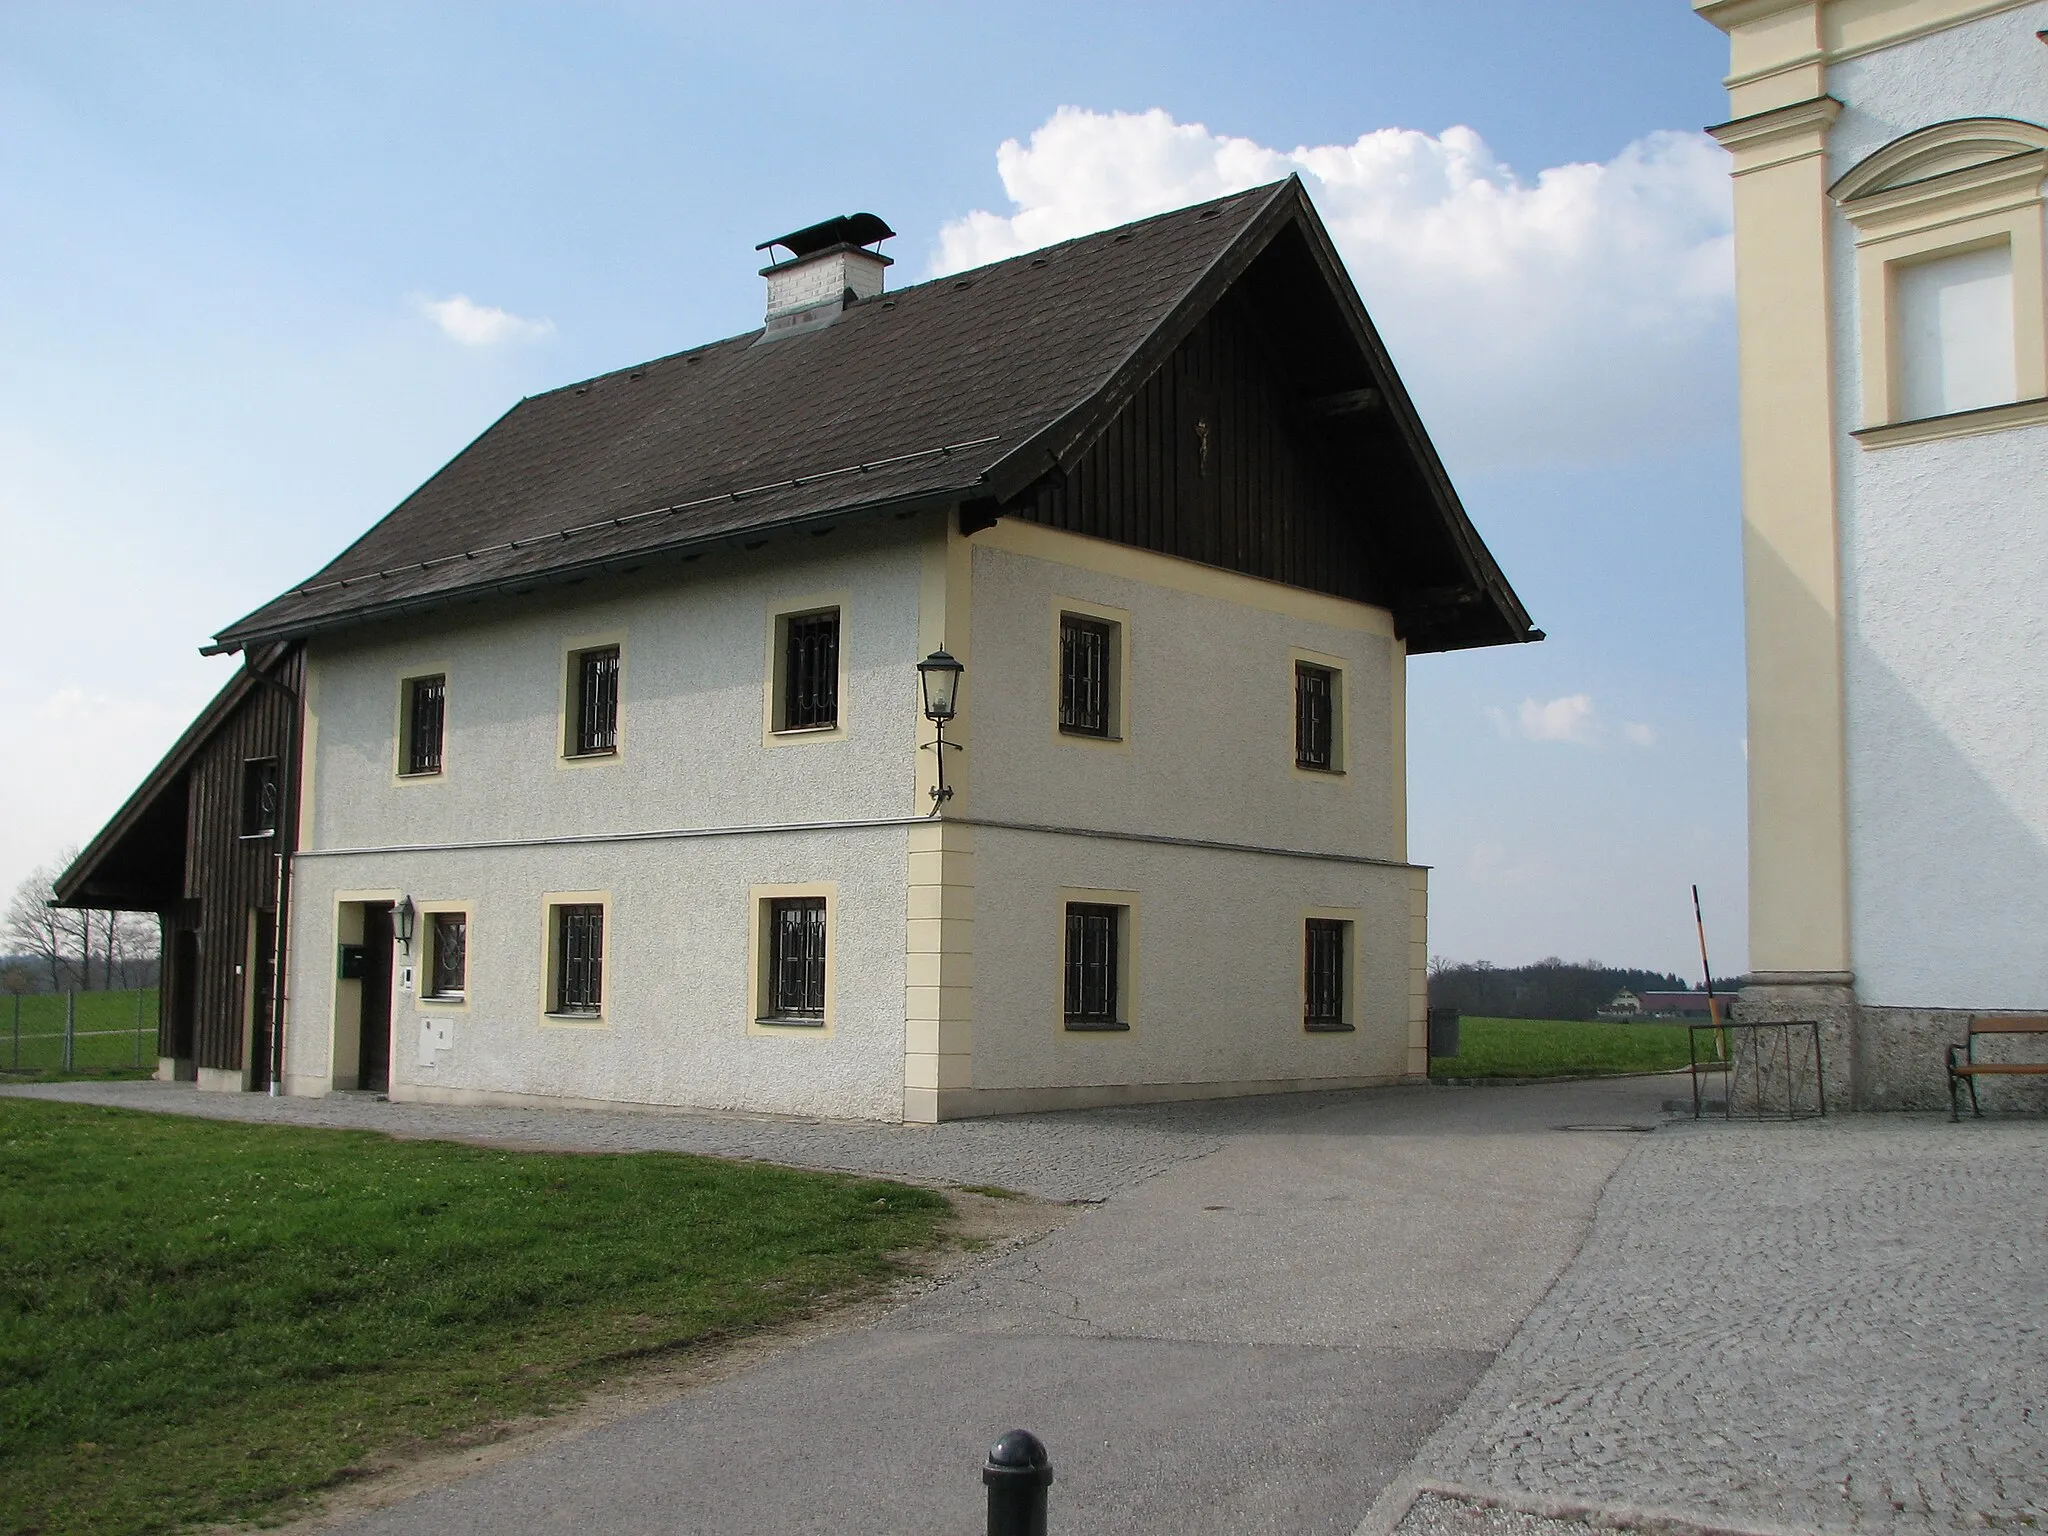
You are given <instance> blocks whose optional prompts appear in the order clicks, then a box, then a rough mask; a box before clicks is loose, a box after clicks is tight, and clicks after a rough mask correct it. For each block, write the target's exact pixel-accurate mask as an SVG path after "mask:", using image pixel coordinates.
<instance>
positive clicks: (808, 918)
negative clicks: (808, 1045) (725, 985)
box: [761, 896, 832, 1029]
mask: <svg viewBox="0 0 2048 1536" xmlns="http://www.w3.org/2000/svg"><path fill="white" fill-rule="evenodd" d="M762 908H763V910H762V923H763V926H764V929H765V932H764V935H763V938H764V944H763V949H764V955H763V960H764V964H765V971H764V974H763V976H762V990H761V1003H762V1009H761V1022H762V1023H764V1024H787V1025H795V1026H798V1027H799V1028H809V1029H820V1028H823V1027H824V1024H825V1008H826V998H827V969H828V965H829V961H828V956H829V954H830V946H831V923H832V904H831V902H830V900H829V899H827V898H826V897H824V896H770V897H767V898H765V899H764V900H763V902H762Z"/></svg>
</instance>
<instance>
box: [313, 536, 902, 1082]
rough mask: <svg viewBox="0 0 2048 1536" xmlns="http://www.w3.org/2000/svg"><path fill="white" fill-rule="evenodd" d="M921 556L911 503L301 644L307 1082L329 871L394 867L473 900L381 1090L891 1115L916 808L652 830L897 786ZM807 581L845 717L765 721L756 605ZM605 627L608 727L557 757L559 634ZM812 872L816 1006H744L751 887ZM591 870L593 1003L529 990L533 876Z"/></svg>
mask: <svg viewBox="0 0 2048 1536" xmlns="http://www.w3.org/2000/svg"><path fill="white" fill-rule="evenodd" d="M921 559H922V554H921V546H920V545H919V543H918V542H917V530H916V529H915V528H913V527H910V526H906V525H896V524H892V525H889V526H888V527H886V528H883V529H878V530H873V531H867V532H859V533H843V534H838V535H834V536H833V537H832V538H830V539H822V540H818V541H816V542H815V543H814V544H812V545H810V546H809V547H807V548H805V549H803V551H802V552H801V554H799V555H798V556H797V557H795V558H792V557H791V555H790V554H789V553H788V551H787V549H786V548H785V549H784V550H782V551H778V552H777V553H776V555H775V556H774V558H772V559H749V558H746V557H743V556H733V557H727V558H724V559H707V560H706V561H705V562H704V563H703V565H702V566H701V568H698V567H693V568H691V571H690V574H689V575H687V576H684V577H681V578H669V579H666V580H663V581H661V582H658V583H655V582H649V583H646V584H642V585H639V586H637V587H636V586H633V585H631V584H625V585H615V586H611V587H608V588H607V589H604V590H601V591H599V592H597V593H594V594H592V595H590V596H586V597H582V598H580V600H579V599H577V598H575V597H573V596H555V597H548V598H542V597H538V596H537V597H535V598H533V599H529V600H527V601H526V602H524V603H503V604H493V605H490V606H488V607H483V608H479V609H477V610H474V611H472V612H471V613H470V614H468V615H467V616H463V617H458V618H454V619H449V620H444V621H441V622H439V623H437V624H434V625H428V624H426V623H408V624H405V625H402V626H394V629H397V630H402V631H403V633H402V634H396V633H393V632H391V631H383V632H372V633H369V634H367V635H365V636H363V637H360V638H351V639H349V640H347V641H345V642H330V643H324V644H319V645H316V646H315V647H314V650H313V659H314V667H313V671H314V679H315V681H314V684H313V690H312V700H311V702H312V709H313V715H314V722H315V723H314V726H313V729H312V735H311V740H310V742H309V751H310V753H311V757H312V761H313V765H314V773H315V784H314V791H313V797H312V802H311V806H310V816H309V822H308V837H307V846H308V852H307V853H306V854H304V855H302V856H301V857H300V859H299V860H298V863H297V875H296V891H295V899H294V914H295V915H294V921H293V935H294V964H293V968H292V973H291V980H290V984H289V996H290V1016H291V1039H290V1043H289V1046H288V1057H287V1073H288V1075H289V1077H290V1079H291V1084H292V1087H293V1088H294V1090H295V1091H300V1092H317V1091H323V1090H324V1089H326V1088H327V1087H330V1086H332V1085H334V1084H335V1083H336V1082H337V1081H339V1082H340V1083H341V1084H342V1085H344V1086H345V1085H347V1083H348V1082H349V1080H350V1078H351V1075H352V1073H353V1071H354V1065H355V1064H354V1062H353V1060H345V1059H336V1058H335V1054H334V1052H333V1051H332V1049H331V1043H332V1039H333V1029H334V1013H335V1007H334V996H335V986H334V971H335V945H336V942H337V933H336V902H337V900H338V899H339V897H338V895H337V893H345V892H358V893H360V892H377V891H382V892H390V893H396V892H400V891H402V892H405V893H407V894H409V895H410V896H411V897H412V898H413V900H414V902H415V903H418V904H422V905H424V904H428V903H432V902H436V901H452V902H463V903H467V904H468V905H469V907H470V910H471V918H470V922H471V927H470V940H469V944H470V953H469V987H468V997H467V999H466V1002H465V1005H464V1006H463V1007H461V1008H459V1009H453V1010H451V1009H448V1008H446V1007H445V1006H443V1005H430V1004H425V1003H420V1002H418V1001H417V1000H416V999H413V998H405V997H401V998H399V999H398V1006H397V1008H396V1010H395V1018H396V1028H395V1030H394V1039H395V1044H394V1051H393V1060H392V1091H393V1093H394V1095H395V1096H407V1095H417V1094H422V1093H431V1094H438V1095H455V1096H471V1097H474V1096H489V1095H501V1096H502V1095H523V1096H528V1097H544V1098H564V1099H580V1100H592V1101H608V1102H628V1103H643V1104H688V1105H702V1106H710V1107H718V1108H739V1107H746V1108H752V1109H760V1110H770V1111H786V1112H791V1113H806V1114H825V1115H838V1116H856V1117H883V1118H893V1117H895V1116H896V1115H898V1114H900V1112H901V1107H902V1084H903V1054H904V981H905V976H904V969H905V961H904V918H905V909H904V899H905V898H904V891H905V879H906V861H907V848H906V842H905V834H904V831H903V829H902V828H901V827H900V826H899V827H882V828H842V829H839V830H822V831H784V832H773V833H761V832H733V833H730V834H729V835H720V836H710V837H662V836H654V837H645V836H642V834H661V833H670V832H677V831H699V832H701V831H706V830H710V831H718V830H720V829H734V828H749V827H762V826H775V825H786V824H789V823H802V822H829V821H849V820H854V821H857V820H863V819H869V818H891V817H902V816H904V815H905V814H906V813H908V812H909V811H910V809H911V803H912V800H913V798H914V796H915V785H914V780H913V775H914V767H913V765H914V761H915V748H914V743H915V739H916V725H917V724H918V723H920V722H919V721H918V718H917V714H916V686H915V672H914V671H913V667H914V663H915V662H916V660H917V657H918V654H919V652H918V650H917V639H918V601H919V589H918V584H919V579H920V571H921V564H920V562H921ZM814 601H830V602H838V603H840V604H841V605H842V620H841V622H842V629H841V644H842V646H843V647H844V649H845V653H846V668H845V670H846V693H845V694H844V695H843V697H842V712H841V719H842V722H843V724H844V726H845V734H844V739H840V740H809V741H803V742H799V743H794V744H776V745H768V744H766V743H765V742H764V739H763V732H764V709H763V681H764V674H765V671H766V668H767V664H768V647H769V634H770V623H771V618H772V616H773V614H774V613H775V612H776V611H778V610H784V609H787V608H788V607H790V606H793V605H803V606H808V605H810V604H811V603H813V602H814ZM592 639H601V640H610V639H618V640H620V641H621V643H622V645H623V647H624V663H623V669H622V680H621V686H620V721H621V725H620V734H621V744H622V745H621V751H620V753H619V754H618V757H617V758H616V760H612V761H606V762H602V763H589V764H565V763H563V762H562V761H561V758H560V752H559V746H558V741H559V733H560V730H561V723H560V707H561V690H562V677H563V674H564V671H565V651H566V648H567V647H568V646H570V645H571V644H575V643H579V642H582V641H585V640H592ZM430 671H445V672H446V674H447V677H448V692H447V706H446V708H447V715H446V735H445V743H446V745H445V771H444V773H443V774H442V775H441V776H440V777H438V778H436V779H431V780H422V781H408V782H399V781H398V779H397V777H396V773H395V768H396V751H397V743H396V737H395V732H396V729H397V722H398V691H399V682H400V679H402V678H404V677H407V676H411V675H416V674H419V673H423V672H430ZM622 835H623V840H621V839H622ZM494 843H498V844H506V845H504V846H490V845H491V844H494ZM421 845H428V846H421ZM434 845H456V846H453V847H442V846H434ZM799 883H829V884H831V885H833V886H834V887H835V888H836V905H835V907H834V916H833V924H832V929H833V945H834V956H833V964H834V981H833V986H834V994H835V995H834V1019H833V1024H832V1027H831V1029H830V1030H829V1031H827V1032H822V1033H820V1034H816V1035H813V1034H810V1033H808V1032H795V1031H792V1032H786V1033H777V1034H762V1033H759V1032H750V1031H749V1028H748V1023H749V1019H748V1008H747V981H748V975H747V967H748V958H747V956H748V932H749V923H750V921H751V913H752V904H751V902H750V900H749V890H750V888H751V887H752V886H755V885H759V884H799ZM578 891H605V892H608V893H609V895H610V899H611V903H612V906H611V911H610V917H609V921H608V925H607V928H608V931H607V935H606V943H605V967H606V979H605V1024H604V1027H603V1028H598V1029H592V1028H580V1027H564V1026H562V1025H560V1024H558V1023H554V1022H551V1021H548V1020H545V1019H544V1018H543V1016H542V1013H543V974H542V967H543V963H544V962H543V953H544V949H543V945H544V931H543V925H544V902H543V897H544V895H545V894H546V893H550V892H578ZM430 1017H431V1018H436V1019H443V1020H446V1022H447V1026H448V1028H447V1038H448V1042H449V1043H448V1046H447V1048H446V1049H444V1050H438V1051H434V1052H432V1053H431V1060H430V1061H429V1062H428V1063H426V1064H422V1061H421V1059H420V1052H419V1051H418V1049H417V1040H418V1032H419V1020H421V1019H423V1018H430ZM344 1032H345V1031H344ZM342 1054H343V1055H344V1056H345V1055H346V1054H347V1053H346V1052H344V1053H342Z"/></svg>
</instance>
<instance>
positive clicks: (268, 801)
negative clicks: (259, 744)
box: [242, 757, 278, 837]
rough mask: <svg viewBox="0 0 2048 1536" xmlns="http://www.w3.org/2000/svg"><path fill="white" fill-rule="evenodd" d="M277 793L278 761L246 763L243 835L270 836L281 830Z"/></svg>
mask: <svg viewBox="0 0 2048 1536" xmlns="http://www.w3.org/2000/svg"><path fill="white" fill-rule="evenodd" d="M277 792H278V776H277V759H276V758H274V757H258V758H251V759H250V760H249V761H247V762H245V763H243V764H242V836H244V837H268V836H270V835H271V833H273V832H275V831H276V830H277Z"/></svg>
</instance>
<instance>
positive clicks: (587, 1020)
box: [541, 1008, 604, 1024]
mask: <svg viewBox="0 0 2048 1536" xmlns="http://www.w3.org/2000/svg"><path fill="white" fill-rule="evenodd" d="M541 1017H542V1018H544V1019H551V1020H553V1021H554V1022H555V1023H557V1024H602V1023H603V1022H604V1015H603V1013H601V1012H600V1013H584V1012H581V1011H577V1012H574V1013H568V1012H564V1011H563V1010H561V1009H559V1008H550V1009H549V1010H548V1011H547V1012H546V1013H544V1014H542V1015H541Z"/></svg>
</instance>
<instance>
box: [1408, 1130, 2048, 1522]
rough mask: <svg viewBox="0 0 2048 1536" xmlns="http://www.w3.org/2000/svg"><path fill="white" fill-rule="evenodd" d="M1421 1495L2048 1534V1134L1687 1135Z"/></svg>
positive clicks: (1617, 1221)
mask: <svg viewBox="0 0 2048 1536" xmlns="http://www.w3.org/2000/svg"><path fill="white" fill-rule="evenodd" d="M1412 1473H1413V1475H1415V1476H1418V1477H1421V1478H1423V1479H1425V1480H1441V1481H1444V1482H1449V1483H1454V1484H1460V1485H1464V1486H1467V1487H1475V1488H1490V1489H1500V1490H1505V1491H1509V1492H1521V1493H1528V1494H1537V1495H1548V1496H1552V1497H1559V1498H1566V1499H1574V1500H1585V1501H1588V1502H1595V1503H1601V1502H1605V1503H1614V1504H1627V1505H1632V1506H1637V1507H1644V1506H1648V1507H1651V1508H1663V1509H1666V1510H1674V1511H1678V1512H1680V1513H1684V1514H1689V1515H1693V1516H1695V1517H1696V1518H1700V1519H1703V1520H1708V1521H1713V1520H1719V1521H1723V1522H1726V1523H1730V1524H1739V1525H1755V1524H1762V1525H1767V1526H1773V1527H1787V1526H1789V1527H1795V1528H1802V1529H1819V1530H1846V1531H1873V1532H1877V1531H1882V1532H1887V1533H1894V1532H1895V1533H1906V1536H1919V1533H1923V1532H1937V1531H1939V1532H1947V1531H1961V1530H1979V1531H1981V1530H1983V1529H1986V1528H1987V1527H1990V1528H2009V1527H2020V1528H2034V1529H2038V1528H2039V1527H2041V1526H2042V1525H2044V1524H2048V1125H2044V1124H2043V1123H2041V1122H2039V1121H2033V1122H2006V1123H1996V1122H1986V1123H1977V1124H1971V1123H1965V1124H1962V1125H1959V1126H1958V1125H1950V1124H1949V1123H1948V1121H1947V1119H1946V1117H1936V1116H1920V1115H1912V1116H1908V1115H1883V1116H1877V1115H1868V1116H1854V1117H1849V1118H1846V1119H1832V1120H1828V1121H1823V1122H1808V1123H1803V1124H1798V1125H1783V1124H1778V1125H1746V1126H1745V1125H1740V1124H1737V1125H1723V1126H1712V1125H1708V1126H1693V1125H1689V1124H1688V1125H1685V1126H1683V1127H1678V1128H1673V1129H1669V1130H1666V1131H1663V1132H1660V1133H1659V1134H1658V1135H1656V1136H1654V1137H1645V1138H1643V1141H1642V1143H1641V1145H1640V1147H1639V1150H1638V1151H1637V1153H1636V1155H1635V1156H1634V1157H1632V1158H1631V1159H1630V1160H1629V1161H1628V1163H1626V1164H1625V1165H1624V1166H1623V1167H1622V1169H1621V1170H1620V1171H1619V1172H1618V1173H1617V1174H1616V1175H1615V1176H1614V1178H1613V1180H1612V1181H1611V1182H1610V1183H1609V1184H1608V1186H1607V1190H1606V1193H1605V1194H1604V1196H1603V1197H1602V1199H1601V1202H1600V1206H1599V1211H1598V1215H1597V1216H1596V1218H1595V1222H1594V1227H1593V1231H1592V1233H1591V1235H1590V1236H1589V1237H1588V1239H1587V1241H1586V1244H1585V1246H1584V1248H1583V1249H1581V1251H1580V1253H1579V1256H1578V1258H1577V1259H1576V1260H1575V1261H1574V1262H1573V1263H1572V1265H1571V1267H1570V1268H1569V1269H1568V1270H1567V1271H1566V1272H1565V1274H1564V1276H1563V1278H1562V1279H1560V1280H1559V1282H1558V1283H1557V1285H1556V1286H1555V1287H1554V1288H1553V1289H1552V1290H1551V1292H1550V1294H1549V1295H1548V1296H1547V1297H1546V1298H1545V1299H1544V1300H1543V1301H1542V1303H1541V1304H1539V1305H1538V1306H1537V1308H1536V1309H1535V1311H1534V1312H1532V1313H1531V1314H1530V1316H1529V1318H1528V1320H1527V1322H1526V1323H1525V1324H1524V1325H1523V1327H1522V1329H1521V1331H1520V1333H1518V1334H1517V1335H1516V1337H1515V1339H1514V1341H1513V1342H1512V1343H1511V1344H1510V1345H1509V1346H1508V1348H1507V1349H1506V1350H1504V1351H1503V1352H1502V1354H1501V1356H1500V1357H1499V1359H1498V1360H1497V1361H1496V1362H1495V1363H1494V1365H1493V1366H1492V1367H1491V1369H1490V1370H1489V1371H1488V1372H1487V1374H1486V1375H1485V1376H1484V1377H1483V1378H1482V1379H1481V1381H1480V1383H1479V1385H1478V1386H1477V1387H1475V1388H1474V1389H1473V1392H1472V1394H1471V1395H1470V1396H1469V1397H1468V1398H1467V1399H1466V1400H1465V1403H1464V1405H1463V1406H1462V1407H1461V1408H1460V1410H1459V1411H1458V1412H1457V1413H1456V1414H1455V1415H1454V1416H1453V1417H1452V1418H1451V1419H1450V1421H1449V1422H1447V1423H1446V1424H1445V1426H1444V1427H1443V1428H1442V1429H1441V1430H1439V1431H1438V1432H1437V1434H1436V1435H1435V1436H1434V1437H1433V1438H1432V1439H1431V1440H1430V1442H1429V1443H1428V1444H1427V1445H1426V1446H1425V1448H1424V1449H1423V1451H1422V1452H1421V1453H1420V1454H1419V1455H1418V1457H1417V1458H1416V1461H1415V1463H1414V1464H1413V1468H1412Z"/></svg>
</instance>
